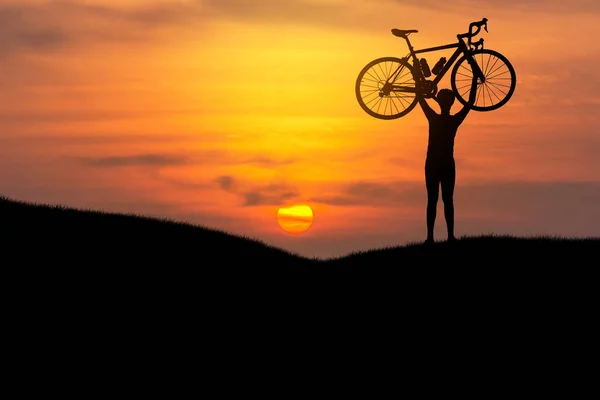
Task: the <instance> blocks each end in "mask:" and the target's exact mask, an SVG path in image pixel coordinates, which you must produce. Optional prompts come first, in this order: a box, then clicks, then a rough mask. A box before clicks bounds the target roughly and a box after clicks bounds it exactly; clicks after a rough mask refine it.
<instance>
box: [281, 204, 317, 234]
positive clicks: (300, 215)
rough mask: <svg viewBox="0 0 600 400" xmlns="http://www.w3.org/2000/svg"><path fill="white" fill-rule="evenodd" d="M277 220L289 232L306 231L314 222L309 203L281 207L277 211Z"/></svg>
mask: <svg viewBox="0 0 600 400" xmlns="http://www.w3.org/2000/svg"><path fill="white" fill-rule="evenodd" d="M277 222H279V226H280V227H281V229H283V230H284V231H286V232H287V233H294V234H297V233H302V232H306V231H307V230H308V228H310V226H311V225H312V222H313V212H312V210H311V208H310V207H309V206H307V205H300V206H293V207H289V208H280V209H279V211H277Z"/></svg>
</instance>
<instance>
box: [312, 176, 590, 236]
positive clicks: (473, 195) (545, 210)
mask: <svg viewBox="0 0 600 400" xmlns="http://www.w3.org/2000/svg"><path fill="white" fill-rule="evenodd" d="M454 199H455V205H456V207H457V215H458V214H459V213H460V214H462V215H463V216H467V218H471V219H475V220H477V219H480V218H481V219H485V220H498V221H500V222H503V223H508V224H513V225H514V226H519V225H523V224H525V225H526V226H535V227H539V228H540V229H541V230H544V229H546V230H555V231H560V229H562V227H568V229H570V230H572V231H574V230H577V229H579V230H580V231H581V232H591V231H593V230H594V229H595V231H596V232H597V231H598V230H597V227H596V224H597V221H599V220H600V209H599V208H598V204H600V182H488V183H481V184H465V185H462V184H460V182H458V184H457V186H456V189H455V195H454ZM311 201H312V202H314V203H321V204H329V205H335V206H367V207H393V208H406V207H422V208H424V207H425V205H426V201H427V199H426V189H425V184H424V183H420V182H390V183H388V184H384V183H373V182H356V183H350V184H347V185H344V186H342V187H341V188H340V189H339V190H338V192H337V193H334V194H329V195H325V196H321V197H317V198H313V199H311ZM440 201H441V200H440ZM463 218H464V217H463Z"/></svg>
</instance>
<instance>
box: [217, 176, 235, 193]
mask: <svg viewBox="0 0 600 400" xmlns="http://www.w3.org/2000/svg"><path fill="white" fill-rule="evenodd" d="M216 181H217V183H218V184H219V186H220V187H221V189H223V190H225V191H227V192H228V191H230V190H231V189H232V187H233V177H231V176H220V177H218V178H217V179H216Z"/></svg>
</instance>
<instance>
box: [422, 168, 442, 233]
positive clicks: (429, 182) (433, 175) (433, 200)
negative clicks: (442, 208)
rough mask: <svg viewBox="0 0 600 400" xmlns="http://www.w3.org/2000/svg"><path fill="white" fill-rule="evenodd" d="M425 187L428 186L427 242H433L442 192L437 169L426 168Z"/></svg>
mask: <svg viewBox="0 0 600 400" xmlns="http://www.w3.org/2000/svg"><path fill="white" fill-rule="evenodd" d="M425 185H426V186H427V241H428V242H433V227H434V226H435V217H436V208H437V202H438V197H439V190H440V181H439V177H438V174H437V171H436V170H435V169H433V168H431V169H428V168H425Z"/></svg>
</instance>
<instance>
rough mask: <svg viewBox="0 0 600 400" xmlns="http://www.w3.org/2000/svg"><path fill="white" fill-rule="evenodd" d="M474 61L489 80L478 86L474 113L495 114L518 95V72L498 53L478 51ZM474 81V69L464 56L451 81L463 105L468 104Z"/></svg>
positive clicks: (459, 61)
mask: <svg viewBox="0 0 600 400" xmlns="http://www.w3.org/2000/svg"><path fill="white" fill-rule="evenodd" d="M472 57H473V59H474V60H475V61H476V62H477V64H478V65H479V68H480V69H481V71H482V72H483V75H484V76H485V82H484V83H479V84H478V87H477V97H476V99H475V104H474V105H473V106H472V109H473V110H476V111H492V110H496V109H498V108H500V107H502V106H503V105H504V104H506V102H507V101H508V100H510V98H511V97H512V95H513V93H514V92H515V87H516V85H517V75H516V73H515V69H514V68H513V66H512V65H511V63H510V62H509V61H508V60H507V59H506V57H504V56H503V55H502V54H500V53H498V52H497V51H494V50H488V49H479V50H475V51H474V52H473V53H472ZM472 79H473V71H472V69H471V65H470V64H469V61H468V60H467V58H466V57H465V56H463V57H462V58H461V59H460V60H458V61H457V62H456V64H455V65H454V68H453V70H452V76H451V77H450V83H451V85H452V90H453V91H454V94H455V95H456V98H457V99H458V101H459V102H461V103H462V104H463V105H467V103H468V100H469V93H470V91H471V81H472Z"/></svg>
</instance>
